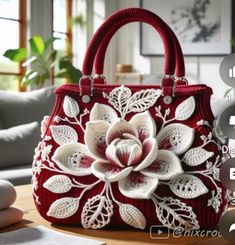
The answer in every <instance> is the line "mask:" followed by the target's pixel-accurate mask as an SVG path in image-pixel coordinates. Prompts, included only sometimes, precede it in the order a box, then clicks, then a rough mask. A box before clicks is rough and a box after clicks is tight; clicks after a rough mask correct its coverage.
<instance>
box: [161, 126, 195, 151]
mask: <svg viewBox="0 0 235 245" xmlns="http://www.w3.org/2000/svg"><path fill="white" fill-rule="evenodd" d="M193 140H194V129H193V128H190V127H188V126H186V125H184V124H181V123H172V124H170V125H167V126H166V127H164V128H163V129H162V130H161V131H160V132H159V133H158V135H157V141H158V145H159V149H168V150H171V151H173V152H174V153H175V154H177V155H180V154H182V153H184V152H185V151H186V150H188V149H189V148H190V146H191V145H192V143H193Z"/></svg>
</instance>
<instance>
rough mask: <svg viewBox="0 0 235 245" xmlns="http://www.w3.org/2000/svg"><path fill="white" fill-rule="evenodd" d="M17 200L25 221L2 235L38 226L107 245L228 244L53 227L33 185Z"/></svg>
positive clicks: (145, 233) (19, 189) (23, 188)
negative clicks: (40, 207) (39, 209)
mask: <svg viewBox="0 0 235 245" xmlns="http://www.w3.org/2000/svg"><path fill="white" fill-rule="evenodd" d="M16 191H17V200H16V203H15V204H14V206H15V207H17V208H20V209H21V210H23V211H24V217H23V220H22V221H21V222H20V223H18V224H15V225H12V226H9V227H7V228H4V229H0V233H2V232H7V231H11V230H16V229H20V228H24V227H33V226H37V225H43V226H46V227H48V228H51V229H54V230H57V231H60V232H64V233H67V234H70V235H78V236H81V237H86V238H91V239H96V240H101V241H104V242H106V244H111V245H123V244H124V245H125V244H127V245H145V244H146V245H148V244H149V245H150V244H182V245H183V244H198V245H199V244H209V243H211V242H213V245H216V244H220V245H222V244H228V243H226V242H225V241H224V240H223V239H222V238H220V239H217V238H216V239H211V238H210V237H208V238H195V237H187V238H177V239H176V238H173V237H172V236H170V237H169V238H168V239H166V240H163V239H161V240H159V239H152V238H151V237H150V233H149V232H148V231H133V230H131V231H130V230H90V229H87V230H86V229H83V228H81V227H70V226H58V225H52V224H51V223H49V222H47V221H46V220H44V219H43V218H42V217H41V216H40V215H39V214H38V212H37V210H36V208H35V206H34V203H33V199H32V195H31V185H22V186H17V187H16Z"/></svg>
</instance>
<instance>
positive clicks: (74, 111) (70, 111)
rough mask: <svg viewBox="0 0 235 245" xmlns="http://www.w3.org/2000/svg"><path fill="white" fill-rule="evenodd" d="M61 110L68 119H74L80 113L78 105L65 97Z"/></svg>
mask: <svg viewBox="0 0 235 245" xmlns="http://www.w3.org/2000/svg"><path fill="white" fill-rule="evenodd" d="M63 109H64V113H65V115H66V116H68V117H76V116H77V115H78V114H79V112H80V109H79V105H78V103H77V102H76V101H75V100H74V99H73V98H71V97H69V96H67V95H66V96H65V97H64V103H63Z"/></svg>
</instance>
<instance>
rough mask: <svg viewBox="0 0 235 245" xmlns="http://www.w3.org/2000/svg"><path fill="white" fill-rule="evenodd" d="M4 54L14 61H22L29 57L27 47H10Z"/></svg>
mask: <svg viewBox="0 0 235 245" xmlns="http://www.w3.org/2000/svg"><path fill="white" fill-rule="evenodd" d="M3 55H4V56H5V57H6V58H8V59H10V60H12V61H16V62H21V61H23V60H25V59H26V58H27V50H26V49H25V48H17V49H8V50H7V51H6V52H5V53H4V54H3Z"/></svg>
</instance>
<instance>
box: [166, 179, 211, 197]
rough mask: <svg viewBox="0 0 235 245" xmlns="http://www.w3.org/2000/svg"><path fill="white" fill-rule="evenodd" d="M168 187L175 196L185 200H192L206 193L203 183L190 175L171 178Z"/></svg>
mask: <svg viewBox="0 0 235 245" xmlns="http://www.w3.org/2000/svg"><path fill="white" fill-rule="evenodd" d="M169 186H170V189H171V190H172V192H173V193H174V194H175V195H177V196H179V197H181V198H186V199H193V198H196V197H199V196H201V195H203V194H205V193H207V192H208V189H207V187H206V186H205V185H204V184H203V182H202V181H201V180H200V179H199V178H198V177H196V176H194V175H191V174H181V175H179V176H177V177H175V178H173V179H172V180H171V181H170V183H169Z"/></svg>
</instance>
